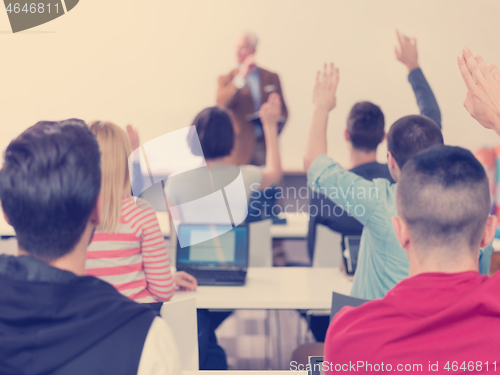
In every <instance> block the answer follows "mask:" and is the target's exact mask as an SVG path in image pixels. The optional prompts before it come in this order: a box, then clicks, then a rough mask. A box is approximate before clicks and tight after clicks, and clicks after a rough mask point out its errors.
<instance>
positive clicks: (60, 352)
mask: <svg viewBox="0 0 500 375" xmlns="http://www.w3.org/2000/svg"><path fill="white" fill-rule="evenodd" d="M100 184H101V171H100V154H99V147H98V145H97V142H96V140H95V138H94V136H93V135H92V133H91V132H90V130H89V129H88V127H87V126H86V125H85V123H84V122H83V121H81V120H76V119H71V120H66V121H61V122H39V123H37V124H36V125H34V126H32V127H31V128H29V129H28V130H26V131H25V132H24V133H22V134H21V135H20V136H19V137H18V138H16V139H15V140H14V141H12V142H11V143H10V145H9V146H8V147H7V150H6V151H5V161H4V164H3V168H2V169H1V170H0V200H1V202H2V208H3V212H4V216H5V218H6V220H7V221H8V222H9V223H10V224H11V225H12V226H13V227H14V229H15V231H16V236H17V240H18V243H19V256H18V257H12V256H0V306H1V307H0V374H2V375H8V374H16V375H20V374H40V375H41V374H54V375H60V374H71V375H80V374H82V375H83V374H85V375H93V374H113V375H121V374H123V375H125V374H139V375H142V374H148V375H149V374H160V373H161V374H164V375H167V374H168V375H170V374H175V375H177V374H179V373H180V367H179V366H180V364H179V359H178V358H179V355H178V352H177V348H176V345H175V340H174V338H173V336H172V333H171V331H170V329H169V327H168V325H167V324H166V322H165V321H164V320H162V319H161V318H159V317H157V316H156V315H155V314H154V312H153V311H152V310H151V309H150V308H148V307H145V306H142V305H140V304H137V303H135V302H133V301H132V300H130V299H128V298H127V297H124V296H122V295H121V294H120V293H119V292H118V291H116V290H115V289H114V288H113V287H112V286H111V285H109V284H107V283H105V282H103V281H101V280H99V279H97V278H94V277H89V276H87V277H85V276H83V275H84V268H85V259H86V249H87V245H88V243H89V242H90V240H91V238H92V235H93V232H94V230H95V227H96V226H97V225H98V224H99V222H100V208H101V199H100V196H99V190H100Z"/></svg>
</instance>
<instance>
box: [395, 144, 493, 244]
mask: <svg viewBox="0 0 500 375" xmlns="http://www.w3.org/2000/svg"><path fill="white" fill-rule="evenodd" d="M396 203H397V209H398V213H399V215H400V217H402V218H403V219H404V220H405V222H406V223H407V225H408V228H409V230H410V232H411V233H412V234H413V235H414V238H415V241H416V242H420V243H421V244H422V245H423V246H424V247H425V245H428V244H431V243H432V244H434V245H439V246H442V247H447V248H452V247H456V246H458V245H461V244H464V243H467V244H468V245H469V246H470V247H471V248H476V250H477V246H478V244H479V242H480V240H481V236H482V234H483V231H484V228H485V225H486V219H487V218H488V215H489V213H490V209H491V200H490V192H489V185H488V178H487V176H486V172H485V170H484V168H483V166H482V165H481V163H480V162H479V161H478V160H477V159H476V158H475V157H474V155H473V154H472V153H471V152H470V151H468V150H465V149H463V148H460V147H451V146H436V147H433V148H431V149H429V150H426V151H424V152H422V153H420V154H418V155H417V156H415V157H414V158H413V159H411V160H410V161H408V163H406V165H405V166H404V167H403V169H402V171H401V177H400V179H399V182H398V184H397V191H396Z"/></svg>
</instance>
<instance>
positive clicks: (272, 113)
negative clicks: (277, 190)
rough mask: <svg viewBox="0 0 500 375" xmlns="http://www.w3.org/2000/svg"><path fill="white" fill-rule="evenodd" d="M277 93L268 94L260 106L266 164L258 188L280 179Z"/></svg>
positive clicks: (278, 99) (278, 97)
mask: <svg viewBox="0 0 500 375" xmlns="http://www.w3.org/2000/svg"><path fill="white" fill-rule="evenodd" d="M281 113H282V112H281V99H280V96H279V94H277V93H272V94H271V95H269V98H268V99H267V102H266V103H264V104H262V106H261V108H260V118H261V121H262V127H263V129H264V138H265V141H266V165H265V167H264V168H263V170H262V179H261V182H260V189H261V190H263V189H265V188H266V187H269V186H272V185H274V184H275V183H276V182H278V181H279V180H280V179H281V176H282V170H281V158H280V151H279V145H278V121H279V119H280V117H281Z"/></svg>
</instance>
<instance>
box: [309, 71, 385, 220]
mask: <svg viewBox="0 0 500 375" xmlns="http://www.w3.org/2000/svg"><path fill="white" fill-rule="evenodd" d="M338 81H339V72H338V69H336V68H335V67H334V65H333V64H330V67H329V69H328V68H327V65H326V64H325V66H324V69H323V73H321V72H318V75H317V77H316V85H315V87H314V95H313V103H314V110H313V116H312V121H311V126H310V128H309V136H308V139H307V144H306V154H305V156H304V167H305V169H306V171H307V181H308V184H309V186H310V187H311V188H313V189H314V190H315V191H318V192H320V193H323V194H324V195H326V196H327V197H328V198H329V199H330V200H332V201H334V202H335V203H337V204H338V205H339V206H341V207H342V208H344V210H346V211H347V212H348V213H349V214H351V215H353V216H355V217H356V218H357V219H358V220H359V221H360V222H361V223H362V224H365V223H367V222H368V221H369V219H370V213H371V212H372V210H373V208H374V207H375V205H376V204H377V200H378V196H379V190H380V195H382V194H384V193H383V192H384V191H385V190H386V188H387V186H389V185H390V183H389V181H388V180H385V179H380V180H379V182H378V185H376V184H375V183H374V182H372V181H369V180H366V179H364V178H362V177H360V176H359V175H357V174H356V173H354V172H349V171H346V170H345V169H344V168H342V166H341V165H340V164H339V163H337V162H335V161H334V160H332V159H331V158H329V157H328V156H326V155H325V154H326V151H327V147H326V146H327V145H326V127H327V122H328V113H329V112H330V111H331V110H332V109H333V108H335V105H336V96H335V94H336V90H337V85H338ZM360 192H361V194H358V193H360ZM361 206H362V208H361V209H360V210H358V211H356V210H355V207H361Z"/></svg>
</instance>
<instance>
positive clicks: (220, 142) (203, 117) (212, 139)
mask: <svg viewBox="0 0 500 375" xmlns="http://www.w3.org/2000/svg"><path fill="white" fill-rule="evenodd" d="M193 125H194V126H195V127H196V132H197V133H198V137H199V138H200V144H201V150H202V151H203V155H204V156H205V159H216V158H221V157H224V156H228V155H230V154H231V151H232V150H233V146H234V129H233V123H232V121H231V118H230V117H229V114H228V113H227V112H226V111H225V110H224V109H222V108H219V107H209V108H205V109H204V110H203V111H201V112H200V113H198V115H197V116H196V118H195V119H194V121H193ZM190 137H192V134H191V133H190ZM189 142H190V146H191V150H192V151H193V153H195V154H198V153H199V150H198V147H199V146H197V143H192V141H191V139H189ZM199 156H201V155H199Z"/></svg>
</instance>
